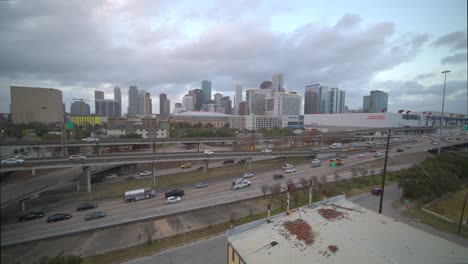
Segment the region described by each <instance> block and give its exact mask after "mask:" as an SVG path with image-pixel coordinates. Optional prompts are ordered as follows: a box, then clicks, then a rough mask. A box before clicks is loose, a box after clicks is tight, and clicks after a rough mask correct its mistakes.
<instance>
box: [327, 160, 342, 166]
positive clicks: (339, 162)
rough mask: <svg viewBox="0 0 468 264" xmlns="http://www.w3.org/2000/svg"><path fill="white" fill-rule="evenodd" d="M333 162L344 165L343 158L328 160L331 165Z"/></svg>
mask: <svg viewBox="0 0 468 264" xmlns="http://www.w3.org/2000/svg"><path fill="white" fill-rule="evenodd" d="M333 162H334V163H335V165H336V166H338V165H343V163H344V162H343V161H342V160H341V159H331V160H329V161H328V164H330V166H332V164H333Z"/></svg>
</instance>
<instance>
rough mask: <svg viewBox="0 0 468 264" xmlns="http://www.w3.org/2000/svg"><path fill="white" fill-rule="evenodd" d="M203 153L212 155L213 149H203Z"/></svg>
mask: <svg viewBox="0 0 468 264" xmlns="http://www.w3.org/2000/svg"><path fill="white" fill-rule="evenodd" d="M203 153H204V154H206V155H214V154H215V153H214V151H211V150H205V152H203Z"/></svg>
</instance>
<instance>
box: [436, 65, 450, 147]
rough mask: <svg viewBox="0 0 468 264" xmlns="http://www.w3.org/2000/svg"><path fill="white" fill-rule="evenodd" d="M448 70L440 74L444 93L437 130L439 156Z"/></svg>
mask: <svg viewBox="0 0 468 264" xmlns="http://www.w3.org/2000/svg"><path fill="white" fill-rule="evenodd" d="M449 72H450V71H449V70H445V71H443V72H442V73H443V74H444V93H443V95H442V113H441V115H440V128H439V151H438V152H439V154H440V151H441V150H440V140H441V138H442V119H444V105H445V84H446V83H447V73H449Z"/></svg>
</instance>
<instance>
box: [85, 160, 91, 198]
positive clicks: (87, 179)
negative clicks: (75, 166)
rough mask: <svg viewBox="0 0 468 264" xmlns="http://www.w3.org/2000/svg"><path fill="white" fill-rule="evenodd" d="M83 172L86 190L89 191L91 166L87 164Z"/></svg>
mask: <svg viewBox="0 0 468 264" xmlns="http://www.w3.org/2000/svg"><path fill="white" fill-rule="evenodd" d="M84 173H85V176H86V191H87V192H91V168H90V167H89V166H86V167H84Z"/></svg>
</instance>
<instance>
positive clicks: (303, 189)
mask: <svg viewBox="0 0 468 264" xmlns="http://www.w3.org/2000/svg"><path fill="white" fill-rule="evenodd" d="M299 183H300V184H301V186H302V191H303V192H304V193H305V192H306V191H307V190H306V189H307V187H309V181H308V180H307V179H305V178H301V179H300V180H299Z"/></svg>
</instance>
